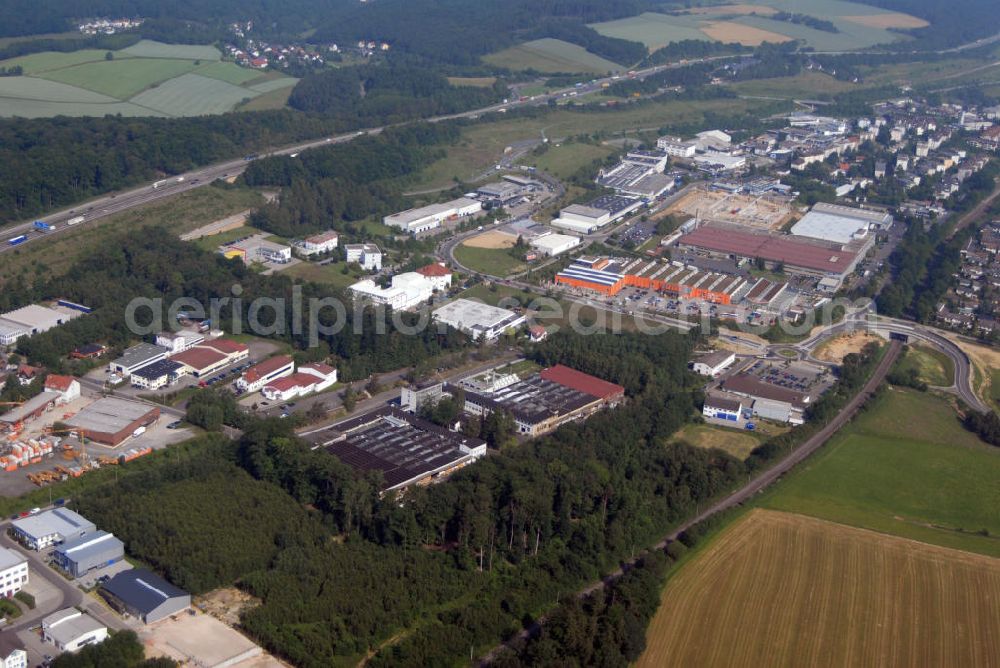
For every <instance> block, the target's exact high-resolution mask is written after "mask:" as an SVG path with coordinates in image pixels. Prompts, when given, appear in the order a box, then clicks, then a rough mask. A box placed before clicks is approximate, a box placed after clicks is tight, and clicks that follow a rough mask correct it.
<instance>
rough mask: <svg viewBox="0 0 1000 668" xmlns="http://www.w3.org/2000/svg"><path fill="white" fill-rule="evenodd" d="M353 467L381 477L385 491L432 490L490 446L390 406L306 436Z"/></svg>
mask: <svg viewBox="0 0 1000 668" xmlns="http://www.w3.org/2000/svg"><path fill="white" fill-rule="evenodd" d="M305 437H306V439H307V440H309V441H310V442H312V443H313V444H314V445H315V446H316V447H322V448H324V449H325V450H326V451H327V452H329V453H330V454H332V455H334V456H335V457H337V458H338V459H340V460H341V461H342V462H343V463H345V464H347V465H348V466H350V467H351V468H353V469H355V470H357V471H361V472H367V471H377V472H380V473H381V474H382V478H383V483H382V489H383V490H384V491H388V490H400V489H403V488H405V487H408V486H410V485H428V484H431V483H433V482H436V481H438V480H441V479H443V478H444V477H446V476H448V475H450V474H451V473H453V472H454V471H457V470H458V469H460V468H462V467H464V466H467V465H469V464H471V463H472V462H474V461H476V460H477V459H479V458H480V457H483V456H484V455H485V454H486V442H485V441H483V440H482V439H478V438H473V437H471V436H465V435H464V434H462V433H461V432H453V431H449V430H447V429H444V428H443V427H439V426H437V425H436V424H433V423H431V422H428V421H427V420H423V419H421V418H418V417H416V416H415V415H412V414H410V413H406V412H404V411H402V410H400V409H398V408H395V407H393V406H385V407H382V408H379V409H378V410H375V411H372V412H371V413H366V414H364V415H360V416H358V417H355V418H351V419H350V420H346V421H344V422H340V423H338V424H335V425H333V426H332V427H328V428H326V429H323V430H320V431H316V432H313V433H311V434H307V435H306V436H305Z"/></svg>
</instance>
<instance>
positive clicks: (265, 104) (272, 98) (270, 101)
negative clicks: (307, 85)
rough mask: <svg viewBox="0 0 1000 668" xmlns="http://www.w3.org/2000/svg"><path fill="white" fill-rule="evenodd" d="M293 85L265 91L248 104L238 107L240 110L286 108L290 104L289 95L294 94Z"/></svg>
mask: <svg viewBox="0 0 1000 668" xmlns="http://www.w3.org/2000/svg"><path fill="white" fill-rule="evenodd" d="M292 88H293V87H292V86H289V87H288V88H281V89H279V90H272V91H271V92H270V93H263V94H261V95H258V96H257V97H255V98H253V99H252V100H250V101H249V102H247V103H246V104H241V105H240V106H238V107H237V109H239V110H240V111H269V110H272V109H284V108H285V105H287V104H288V96H289V95H291V94H292Z"/></svg>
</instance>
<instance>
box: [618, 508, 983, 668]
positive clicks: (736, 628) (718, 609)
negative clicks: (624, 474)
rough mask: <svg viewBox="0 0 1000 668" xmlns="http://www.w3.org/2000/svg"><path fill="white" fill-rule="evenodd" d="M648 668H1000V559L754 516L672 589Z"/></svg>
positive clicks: (763, 513) (807, 521)
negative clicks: (939, 667)
mask: <svg viewBox="0 0 1000 668" xmlns="http://www.w3.org/2000/svg"><path fill="white" fill-rule="evenodd" d="M638 665H639V666H640V668H654V667H655V668H660V667H662V666H795V667H799V666H861V665H865V666H977V667H978V668H986V667H988V666H1000V559H994V558H992V557H986V556H982V555H975V554H970V553H968V552H961V551H958V550H950V549H947V548H942V547H936V546H933V545H927V544H925V543H918V542H915V541H911V540H906V539H903V538H896V537H892V536H886V535H883V534H879V533H874V532H871V531H865V530H863V529H855V528H852V527H847V526H843V525H840V524H834V523H832V522H825V521H823V520H817V519H813V518H810V517H805V516H802V515H794V514H790V513H780V512H773V511H767V510H753V511H751V512H750V513H749V514H747V515H746V516H745V517H743V518H742V519H740V520H738V521H737V522H736V523H735V524H734V525H733V526H731V527H729V528H728V529H726V530H725V531H724V532H723V533H722V534H721V535H720V536H718V537H717V538H716V539H715V540H714V542H713V543H712V544H710V545H709V546H707V547H706V548H705V550H704V551H703V552H702V553H701V554H699V555H697V556H696V557H695V558H694V559H692V560H691V561H690V562H688V563H687V564H685V565H684V566H683V567H682V568H681V570H680V571H679V572H678V573H677V575H675V576H674V577H673V578H671V579H670V580H669V582H668V583H667V586H666V588H665V589H664V591H663V594H662V597H661V604H660V609H659V610H658V611H657V613H656V616H655V617H654V618H653V621H652V623H651V624H650V627H649V630H648V631H647V648H646V651H645V653H644V654H643V655H642V657H641V658H640V660H639V662H638Z"/></svg>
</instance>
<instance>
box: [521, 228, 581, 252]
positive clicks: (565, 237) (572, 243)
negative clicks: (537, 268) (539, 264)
mask: <svg viewBox="0 0 1000 668" xmlns="http://www.w3.org/2000/svg"><path fill="white" fill-rule="evenodd" d="M579 245H580V237H574V236H573V235H570V234H555V233H552V234H544V235H542V236H540V237H537V238H535V239H532V240H531V247H532V248H533V249H535V250H536V251H538V252H539V253H541V254H542V255H544V256H547V257H553V256H556V255H559V254H561V253H565V252H566V251H568V250H571V249H573V248H576V247H577V246H579Z"/></svg>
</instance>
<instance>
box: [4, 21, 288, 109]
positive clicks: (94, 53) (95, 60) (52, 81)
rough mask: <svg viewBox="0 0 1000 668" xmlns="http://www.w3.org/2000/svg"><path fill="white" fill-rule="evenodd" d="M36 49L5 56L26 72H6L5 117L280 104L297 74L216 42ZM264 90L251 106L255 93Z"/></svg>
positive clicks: (273, 105)
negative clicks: (238, 59)
mask: <svg viewBox="0 0 1000 668" xmlns="http://www.w3.org/2000/svg"><path fill="white" fill-rule="evenodd" d="M106 53H107V52H106V51H100V50H95V49H90V50H82V51H74V52H72V53H55V52H47V53H36V54H31V55H28V56H23V57H19V58H13V59H10V60H6V61H0V66H2V67H13V66H18V65H20V66H21V67H22V68H24V71H25V76H18V77H2V78H0V117H10V116H23V117H31V118H36V117H37V118H41V117H48V116H56V115H65V116H104V115H106V114H121V115H122V116H198V115H203V114H220V113H225V112H228V111H233V110H234V109H237V108H244V109H278V108H281V107H283V106H284V105H285V103H286V102H287V100H288V95H289V93H290V92H291V88H292V87H293V86H294V85H295V83H296V82H297V79H294V78H291V77H286V76H283V75H281V74H280V73H277V72H267V73H262V72H260V71H257V70H250V69H246V68H242V67H239V66H238V65H236V64H235V63H231V62H222V61H220V58H221V53H220V52H219V51H218V49H216V48H215V47H212V46H205V45H201V46H199V45H185V44H159V43H157V42H151V41H148V40H144V41H142V42H139V43H138V44H135V45H133V46H131V47H128V48H127V49H123V50H121V51H117V52H114V57H113V59H112V60H107V59H106V58H105V55H106ZM258 97H262V98H264V99H263V100H261V101H260V102H258V103H257V104H256V105H253V106H251V105H250V102H252V101H253V100H254V99H255V98H258Z"/></svg>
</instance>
